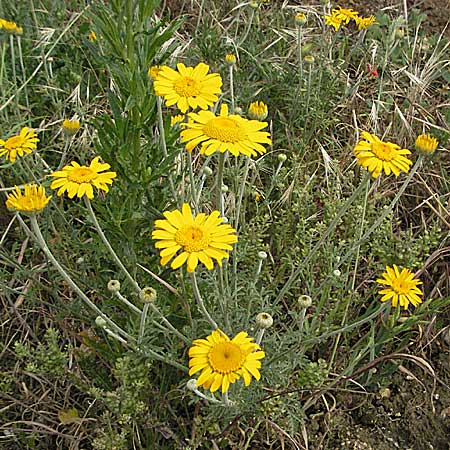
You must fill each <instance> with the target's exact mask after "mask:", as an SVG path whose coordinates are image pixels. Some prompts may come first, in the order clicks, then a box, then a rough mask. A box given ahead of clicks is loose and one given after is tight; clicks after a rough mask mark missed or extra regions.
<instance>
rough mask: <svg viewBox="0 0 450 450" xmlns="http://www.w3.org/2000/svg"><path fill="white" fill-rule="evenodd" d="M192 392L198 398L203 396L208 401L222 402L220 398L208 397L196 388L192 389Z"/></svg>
mask: <svg viewBox="0 0 450 450" xmlns="http://www.w3.org/2000/svg"><path fill="white" fill-rule="evenodd" d="M192 392H194V393H195V394H197V395H198V396H199V397H200V398H203V399H204V400H208V402H211V403H222V402H221V401H220V400H217V398H214V397H212V396H211V397H208V396H207V395H205V394H203V392H200V391H199V390H198V389H194V390H193V391H192Z"/></svg>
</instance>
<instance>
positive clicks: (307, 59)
mask: <svg viewBox="0 0 450 450" xmlns="http://www.w3.org/2000/svg"><path fill="white" fill-rule="evenodd" d="M303 62H304V63H305V64H313V63H314V56H313V55H306V56H305V57H304V58H303Z"/></svg>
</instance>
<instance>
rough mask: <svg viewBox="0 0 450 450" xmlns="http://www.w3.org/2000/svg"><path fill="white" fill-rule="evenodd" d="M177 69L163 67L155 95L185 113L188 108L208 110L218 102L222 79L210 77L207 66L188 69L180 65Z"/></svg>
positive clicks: (156, 80) (211, 74) (201, 64)
mask: <svg viewBox="0 0 450 450" xmlns="http://www.w3.org/2000/svg"><path fill="white" fill-rule="evenodd" d="M177 69H178V71H176V70H173V69H171V68H170V67H167V66H163V67H161V70H160V72H159V73H158V76H157V78H156V79H155V80H154V88H155V94H156V95H160V96H162V97H164V99H165V100H166V105H167V106H171V105H175V104H176V105H177V107H178V108H179V109H180V110H181V112H182V113H185V112H186V111H187V110H188V108H193V109H194V108H201V109H207V108H208V107H209V106H211V105H213V104H214V103H215V102H216V101H217V100H218V98H219V97H218V96H217V94H221V93H222V90H221V87H222V78H221V76H220V75H219V74H218V73H210V74H209V75H208V70H209V66H208V65H207V64H205V63H199V64H197V66H196V67H186V66H185V65H184V64H183V63H178V64H177Z"/></svg>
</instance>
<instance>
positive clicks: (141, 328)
mask: <svg viewBox="0 0 450 450" xmlns="http://www.w3.org/2000/svg"><path fill="white" fill-rule="evenodd" d="M149 307H150V305H149V304H148V303H146V304H145V305H144V308H143V310H142V314H141V321H140V323H139V335H138V341H137V343H138V345H141V344H142V339H143V338H144V333H145V322H146V321H147V315H148V309H149Z"/></svg>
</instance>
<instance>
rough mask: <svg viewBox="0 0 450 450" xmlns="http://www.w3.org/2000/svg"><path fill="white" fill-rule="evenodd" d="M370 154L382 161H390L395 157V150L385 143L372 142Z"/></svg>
mask: <svg viewBox="0 0 450 450" xmlns="http://www.w3.org/2000/svg"><path fill="white" fill-rule="evenodd" d="M372 152H373V153H374V154H375V156H376V157H377V158H378V159H382V160H383V161H391V160H392V159H393V158H394V157H395V155H396V152H395V150H394V149H393V148H392V147H391V146H390V145H389V144H387V143H385V142H373V143H372Z"/></svg>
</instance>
